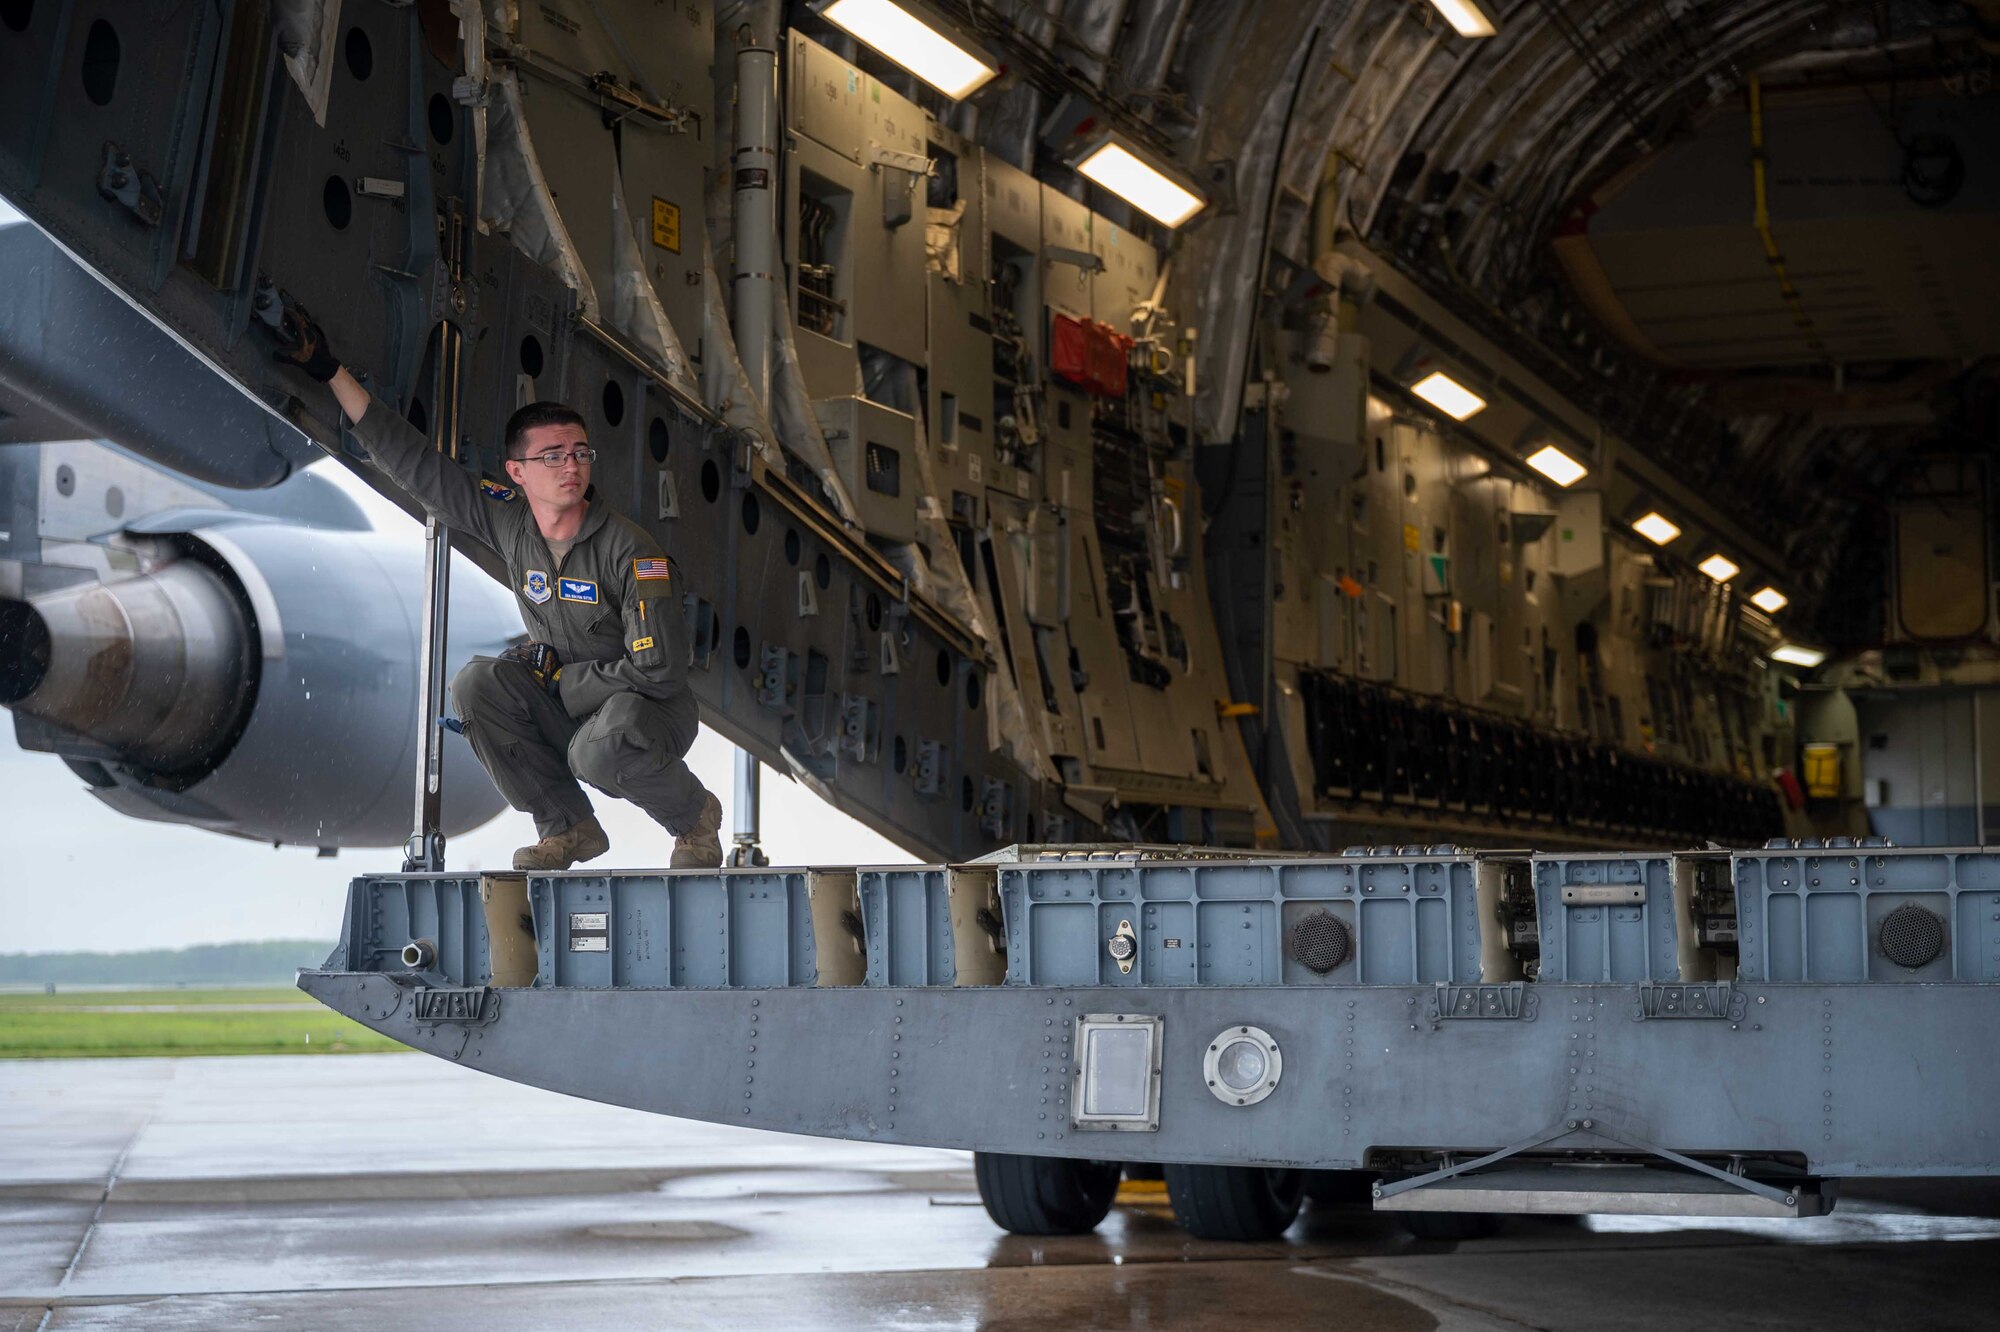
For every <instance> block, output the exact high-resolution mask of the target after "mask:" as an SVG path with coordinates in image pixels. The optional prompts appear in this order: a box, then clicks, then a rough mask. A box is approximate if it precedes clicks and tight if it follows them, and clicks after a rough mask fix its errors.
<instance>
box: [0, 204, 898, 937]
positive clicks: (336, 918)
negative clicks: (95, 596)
mask: <svg viewBox="0 0 2000 1332" xmlns="http://www.w3.org/2000/svg"><path fill="white" fill-rule="evenodd" d="M0 207H4V205H0ZM317 469H318V470H321V471H323V472H324V473H325V474H327V475H329V476H330V477H332V478H333V479H335V480H337V481H338V482H339V483H340V484H341V485H342V487H343V488H344V489H346V490H348V492H349V493H351V494H353V495H354V496H355V497H356V499H357V500H359V501H361V503H362V504H363V507H364V508H366V509H367V511H368V513H369V516H370V517H371V519H373V521H374V522H375V524H376V526H377V527H379V528H382V529H384V530H390V531H400V532H404V533H406V534H407V535H408V538H409V540H410V541H411V542H412V543H415V542H419V541H421V540H422V539H423V536H422V531H421V529H419V528H418V526H417V525H416V523H415V522H414V521H412V520H411V519H410V518H408V517H406V516H405V515H404V514H403V513H402V512H401V511H400V510H399V509H397V508H395V507H394V506H393V505H391V504H389V503H388V502H387V501H386V500H384V499H382V498H381V497H380V496H378V495H376V494H374V492H372V491H370V490H369V489H368V488H367V487H366V486H364V485H363V484H362V483H361V482H359V481H358V480H355V479H354V478H353V477H351V476H350V475H349V474H348V473H347V472H346V471H344V470H343V469H341V468H339V467H336V466H334V465H332V464H330V463H322V464H318V465H317ZM5 716H6V715H5V714H4V713H0V717H5ZM734 753H735V750H734V748H733V747H732V746H731V745H730V744H729V742H728V741H726V740H724V739H723V738H722V737H721V736H719V735H717V734H716V733H715V732H713V731H711V730H709V729H708V728H707V727H703V728H702V732H701V738H700V739H699V740H697V741H696V742H695V747H694V749H693V750H692V751H690V753H689V754H688V762H689V764H690V765H691V766H692V767H693V768H694V770H695V774H696V775H697V776H699V777H700V778H701V780H702V781H703V783H705V784H706V785H707V787H708V789H709V790H711V791H714V792H715V793H716V795H718V796H719V797H721V800H722V808H723V824H722V830H723V841H724V844H725V845H727V843H728V835H729V830H730V828H731V826H732V820H733V814H734V811H733V808H732V806H733V803H734V802H733V799H732V796H733V792H734V782H733V777H732V766H731V765H732V761H733V755H734ZM446 779H447V780H449V779H450V773H449V771H447V773H446ZM410 780H414V778H413V776H412V778H411V779H410ZM763 793H764V801H763V804H764V809H763V828H764V846H765V849H766V850H767V851H768V852H769V853H770V855H771V859H772V862H773V863H774V864H780V865H787V864H791V865H798V864H805V863H808V862H810V863H812V864H819V865H826V864H907V863H910V861H911V859H912V858H911V857H910V856H909V855H907V854H906V853H904V852H903V851H901V850H900V849H898V848H897V847H896V846H895V845H894V844H893V843H891V842H889V841H888V840H887V839H885V838H883V837H881V836H879V835H877V834H876V833H874V832H871V831H870V830H869V829H867V828H865V827H863V826H862V825H861V824H860V823H857V822H856V821H855V820H853V819H851V818H849V817H848V816H847V815H845V814H842V813H841V812H840V811H838V810H836V809H834V808H833V807H832V806H830V805H828V804H826V803H825V802H824V801H822V800H820V799H819V797H817V796H815V795H813V794H812V793H811V792H810V791H808V790H807V789H806V788H804V787H802V786H800V785H798V784H797V783H795V782H792V781H790V780H788V779H787V778H785V777H784V776H782V775H780V774H778V773H776V772H773V771H772V770H770V769H769V768H766V769H765V770H764V782H763ZM592 799H593V800H594V801H595V802H596V804H597V810H598V817H599V819H600V820H602V822H603V824H604V827H605V830H606V831H607V832H608V833H609V834H610V835H611V851H610V853H609V854H608V855H606V856H604V857H603V858H602V859H600V860H597V861H593V862H591V863H592V867H593V868H598V867H612V866H615V867H619V868H636V867H641V866H657V865H664V864H666V862H667V857H668V853H669V852H670V851H671V850H672V846H673V839H672V838H671V837H670V836H669V835H668V834H667V833H666V832H665V830H663V829H662V828H661V827H660V826H659V825H658V824H656V823H654V822H653V821H652V820H651V819H649V818H647V817H646V816H645V815H643V814H641V813H640V812H639V811H638V810H637V809H636V808H634V807H633V806H631V805H629V804H626V803H625V802H624V801H619V800H612V799H611V798H610V797H608V796H604V795H601V794H597V793H592ZM0 810H4V813H0V952H10V953H11V952H55V951H65V950H69V949H77V948H89V949H106V950H113V951H123V950H128V949H136V948H174V947H180V946H182V945H186V944H194V943H220V942H231V941H237V940H253V939H273V938H322V939H327V940H331V939H332V938H333V937H334V935H335V933H336V932H337V931H338V929H339V927H340V917H341V907H342V901H343V896H344V894H343V889H344V887H345V885H346V883H347V881H348V880H349V879H350V878H353V877H354V876H356V875H359V874H363V873H379V872H381V871H383V870H393V869H396V868H399V867H400V863H401V859H402V857H401V853H400V852H399V851H392V850H386V849H385V850H370V849H360V850H348V851H342V852H341V853H340V854H339V856H337V857H335V858H332V859H328V860H320V859H318V858H316V856H315V853H314V852H313V850H312V849H311V848H309V847H308V848H299V847H284V848H279V849H274V848H272V847H270V846H267V845H264V844H262V843H251V842H244V841H239V840H237V839H236V838H232V837H221V836H217V835H216V834H214V833H207V832H199V831H197V830H195V829H192V828H186V827H180V826H175V825H168V824H157V823H145V822H141V821H140V820H137V819H131V818H127V817H125V816H124V815H121V814H115V813H113V812H112V811H110V810H109V809H107V808H105V807H104V806H103V805H101V804H99V803H98V801H97V800H96V799H95V798H94V797H92V796H90V795H89V794H88V793H87V792H86V790H85V788H84V784H83V783H82V782H81V781H80V780H78V779H77V778H76V776H75V775H74V774H72V773H71V772H70V770H69V769H68V768H67V767H65V766H64V765H63V763H62V761H61V760H60V759H58V758H56V757H55V756H53V755H50V754H34V753H26V752H24V751H22V750H21V748H20V747H19V746H18V745H17V744H15V742H14V728H13V724H12V721H11V718H7V719H5V720H0ZM533 840H534V827H533V825H532V823H531V822H530V821H529V819H528V816H527V815H525V814H517V813H515V812H514V811H512V810H506V811H504V812H503V813H502V814H501V815H500V817H499V818H497V819H495V820H493V821H492V822H491V823H489V824H487V825H486V826H485V827H483V828H479V829H476V830H475V831H473V832H471V833H468V834H466V835H464V836H462V837H459V838H458V839H456V840H455V841H453V842H452V843H451V844H450V846H449V847H448V848H447V860H448V867H449V868H451V869H490V868H495V867H503V866H506V865H508V864H510V863H511V859H510V857H511V855H512V852H513V849H514V848H515V847H516V846H519V845H521V844H522V843H524V842H529V841H533Z"/></svg>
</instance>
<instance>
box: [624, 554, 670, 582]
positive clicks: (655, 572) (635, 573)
mask: <svg viewBox="0 0 2000 1332" xmlns="http://www.w3.org/2000/svg"><path fill="white" fill-rule="evenodd" d="M632 577H634V578H636V579H638V580H640V581H641V582H644V581H647V580H649V579H656V580H658V581H660V582H662V583H664V582H668V581H671V580H672V578H673V572H672V570H671V568H670V567H669V566H668V564H667V562H666V561H665V560H663V559H641V560H634V561H632Z"/></svg>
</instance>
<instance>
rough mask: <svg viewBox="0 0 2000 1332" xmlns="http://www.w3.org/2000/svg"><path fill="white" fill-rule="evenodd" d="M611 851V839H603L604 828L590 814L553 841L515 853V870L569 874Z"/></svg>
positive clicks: (548, 838)
mask: <svg viewBox="0 0 2000 1332" xmlns="http://www.w3.org/2000/svg"><path fill="white" fill-rule="evenodd" d="M610 849H611V839H610V838H609V837H606V836H605V835H604V825H603V824H601V823H599V822H598V821H597V816H596V815H595V814H587V815H585V816H584V819H583V822H581V823H573V824H571V825H570V826H569V827H567V828H565V829H563V830H562V831H561V832H559V833H556V834H555V835H554V836H552V837H544V838H543V839H542V840H541V841H539V842H536V843H535V844H534V845H533V846H524V847H522V848H521V849H520V850H519V851H516V852H515V853H514V868H515V869H517V870H531V871H540V872H543V873H546V872H548V871H550V870H566V869H568V868H569V867H570V866H571V865H574V864H576V863H577V862H578V861H580V860H595V859H597V858H598V857H599V856H601V855H603V854H604V853H605V852H606V851H609V850H610Z"/></svg>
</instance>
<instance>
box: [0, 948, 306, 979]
mask: <svg viewBox="0 0 2000 1332" xmlns="http://www.w3.org/2000/svg"><path fill="white" fill-rule="evenodd" d="M332 951H333V945H332V944H331V943H325V942H322V941H320V940H317V939H267V940H264V941H262V942H260V943H228V944H196V945H195V946H194V947H192V948H153V949H147V950H146V951H144V952H137V953H0V985H23V984H28V985H42V984H48V983H51V982H53V983H54V984H57V985H179V984H182V983H187V984H190V985H237V984H289V983H290V982H291V979H292V973H293V972H294V971H296V970H297V969H298V968H300V967H316V966H318V965H320V964H321V963H322V962H324V961H326V955H327V954H328V953H330V952H332Z"/></svg>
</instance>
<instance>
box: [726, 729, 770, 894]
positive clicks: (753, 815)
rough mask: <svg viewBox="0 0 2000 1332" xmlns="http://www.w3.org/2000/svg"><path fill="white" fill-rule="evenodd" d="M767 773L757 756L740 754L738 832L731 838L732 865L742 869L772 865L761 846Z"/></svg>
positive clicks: (737, 793)
mask: <svg viewBox="0 0 2000 1332" xmlns="http://www.w3.org/2000/svg"><path fill="white" fill-rule="evenodd" d="M763 772H764V769H763V765H762V764H760V763H758V762H757V756H756V755H755V754H752V753H751V752H750V751H749V750H747V749H739V750H737V751H736V829H735V831H734V832H732V833H731V834H730V835H729V840H730V842H731V843H732V845H731V846H730V848H729V863H730V864H731V865H733V866H735V867H737V868H739V869H741V868H744V867H745V866H750V865H768V864H770V863H771V858H770V857H769V856H767V855H765V854H764V848H763V847H762V846H760V845H758V843H759V841H760V840H761V838H762V836H763V810H762V800H763V792H762V785H763V782H762V778H763Z"/></svg>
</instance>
